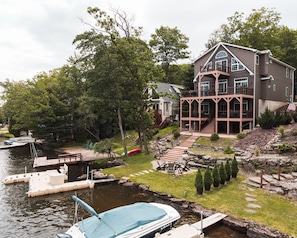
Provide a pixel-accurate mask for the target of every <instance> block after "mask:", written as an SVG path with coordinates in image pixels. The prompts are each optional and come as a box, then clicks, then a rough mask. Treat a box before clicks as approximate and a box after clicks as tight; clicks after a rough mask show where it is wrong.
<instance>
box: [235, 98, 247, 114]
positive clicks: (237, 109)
mask: <svg viewBox="0 0 297 238" xmlns="http://www.w3.org/2000/svg"><path fill="white" fill-rule="evenodd" d="M233 110H234V111H239V110H240V103H239V102H238V101H235V102H234V108H233ZM248 110H249V103H248V101H247V100H243V102H242V112H246V111H248Z"/></svg>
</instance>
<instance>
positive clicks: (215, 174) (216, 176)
mask: <svg viewBox="0 0 297 238" xmlns="http://www.w3.org/2000/svg"><path fill="white" fill-rule="evenodd" d="M212 178H213V186H214V187H215V188H217V187H219V184H220V174H219V170H218V166H217V165H215V166H214V168H213V170H212Z"/></svg>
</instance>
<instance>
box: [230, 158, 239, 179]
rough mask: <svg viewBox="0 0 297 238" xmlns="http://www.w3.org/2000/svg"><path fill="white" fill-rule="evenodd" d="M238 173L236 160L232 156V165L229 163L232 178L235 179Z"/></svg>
mask: <svg viewBox="0 0 297 238" xmlns="http://www.w3.org/2000/svg"><path fill="white" fill-rule="evenodd" d="M238 171H239V168H238V163H237V160H236V158H235V156H234V158H233V160H232V163H231V174H232V178H236V177H237V173H238Z"/></svg>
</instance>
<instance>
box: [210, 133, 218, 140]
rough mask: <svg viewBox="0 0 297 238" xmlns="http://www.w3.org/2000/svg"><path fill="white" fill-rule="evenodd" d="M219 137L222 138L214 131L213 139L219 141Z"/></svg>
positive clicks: (211, 137)
mask: <svg viewBox="0 0 297 238" xmlns="http://www.w3.org/2000/svg"><path fill="white" fill-rule="evenodd" d="M218 139H220V137H219V134H218V133H216V132H214V133H212V134H211V136H210V140H211V141H217V140H218Z"/></svg>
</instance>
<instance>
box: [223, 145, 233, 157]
mask: <svg viewBox="0 0 297 238" xmlns="http://www.w3.org/2000/svg"><path fill="white" fill-rule="evenodd" d="M224 153H225V154H228V155H230V154H233V153H234V150H233V149H232V148H231V146H230V145H227V147H226V148H225V149H224Z"/></svg>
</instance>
